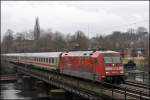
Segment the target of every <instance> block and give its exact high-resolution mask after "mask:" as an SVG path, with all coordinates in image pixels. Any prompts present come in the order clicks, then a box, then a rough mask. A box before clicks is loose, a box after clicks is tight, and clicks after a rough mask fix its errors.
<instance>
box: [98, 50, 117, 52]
mask: <svg viewBox="0 0 150 100" xmlns="http://www.w3.org/2000/svg"><path fill="white" fill-rule="evenodd" d="M98 52H99V53H119V52H116V51H111V50H107V51H98Z"/></svg>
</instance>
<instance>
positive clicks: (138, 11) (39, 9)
mask: <svg viewBox="0 0 150 100" xmlns="http://www.w3.org/2000/svg"><path fill="white" fill-rule="evenodd" d="M36 16H38V17H39V22H40V27H41V28H42V29H52V31H53V32H55V31H56V30H57V31H60V32H62V33H65V34H67V33H71V34H73V33H75V31H77V30H82V31H83V32H85V33H86V35H87V34H88V26H89V34H90V37H92V36H95V35H98V34H105V35H107V34H110V33H111V32H112V31H126V30H127V29H128V28H137V27H138V26H144V27H146V28H148V27H149V1H106V2H105V1H70V2H69V1H2V2H1V35H2V36H3V35H4V33H5V32H6V30H7V29H12V30H13V31H14V32H15V33H16V32H22V31H26V30H30V29H33V28H34V24H35V17H36Z"/></svg>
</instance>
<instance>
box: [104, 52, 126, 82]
mask: <svg viewBox="0 0 150 100" xmlns="http://www.w3.org/2000/svg"><path fill="white" fill-rule="evenodd" d="M102 54H103V57H104V67H105V73H106V81H107V82H111V83H120V82H124V78H125V72H124V67H123V63H122V58H121V56H120V53H118V52H114V51H105V52H103V53H102Z"/></svg>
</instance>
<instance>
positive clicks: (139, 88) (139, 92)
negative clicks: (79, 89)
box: [104, 81, 150, 100]
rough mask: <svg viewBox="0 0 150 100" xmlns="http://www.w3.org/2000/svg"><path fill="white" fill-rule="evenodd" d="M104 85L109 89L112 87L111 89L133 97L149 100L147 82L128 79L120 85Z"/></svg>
mask: <svg viewBox="0 0 150 100" xmlns="http://www.w3.org/2000/svg"><path fill="white" fill-rule="evenodd" d="M127 83H128V84H127ZM130 83H131V84H130ZM104 85H105V87H108V88H109V89H111V88H113V89H114V90H113V91H114V92H116V93H120V94H124V95H126V96H130V97H133V98H135V99H137V98H140V99H144V100H150V90H149V85H147V84H143V83H136V82H130V81H128V82H126V83H125V84H122V85H110V84H106V83H105V84H104Z"/></svg>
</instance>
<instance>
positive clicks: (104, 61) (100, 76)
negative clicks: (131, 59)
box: [60, 51, 125, 83]
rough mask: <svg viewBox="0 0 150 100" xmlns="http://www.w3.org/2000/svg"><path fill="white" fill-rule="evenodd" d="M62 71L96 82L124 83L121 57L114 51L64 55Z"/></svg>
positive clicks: (81, 52)
mask: <svg viewBox="0 0 150 100" xmlns="http://www.w3.org/2000/svg"><path fill="white" fill-rule="evenodd" d="M60 71H61V73H63V74H68V75H72V76H76V77H80V78H84V79H90V80H94V81H102V80H105V81H108V82H113V83H114V82H121V81H122V82H124V75H125V73H124V68H123V64H122V61H121V56H120V54H119V53H118V52H114V51H96V52H93V51H74V52H66V53H63V54H62V57H61V60H60Z"/></svg>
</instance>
